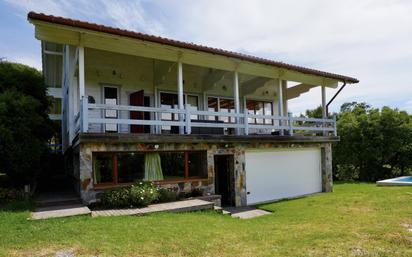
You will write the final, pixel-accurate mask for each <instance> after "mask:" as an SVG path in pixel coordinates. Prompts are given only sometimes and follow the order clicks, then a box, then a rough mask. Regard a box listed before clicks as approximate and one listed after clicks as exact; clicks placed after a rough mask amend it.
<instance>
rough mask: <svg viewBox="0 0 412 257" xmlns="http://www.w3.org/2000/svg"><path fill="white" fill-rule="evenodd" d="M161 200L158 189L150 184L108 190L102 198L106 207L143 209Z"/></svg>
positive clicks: (101, 200)
mask: <svg viewBox="0 0 412 257" xmlns="http://www.w3.org/2000/svg"><path fill="white" fill-rule="evenodd" d="M158 198H159V192H158V189H157V188H156V187H155V186H154V185H153V183H149V182H137V183H135V184H133V185H132V186H128V187H121V188H115V189H110V190H106V191H104V192H103V193H102V195H101V197H100V202H101V203H102V205H103V206H105V207H111V208H113V207H114V208H116V207H142V206H147V205H149V204H151V203H153V202H155V201H157V199H158Z"/></svg>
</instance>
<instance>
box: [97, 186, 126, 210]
mask: <svg viewBox="0 0 412 257" xmlns="http://www.w3.org/2000/svg"><path fill="white" fill-rule="evenodd" d="M100 201H101V204H102V205H103V206H105V207H111V208H115V207H129V206H130V187H119V188H114V189H110V190H106V191H104V192H103V193H102V195H101V196H100Z"/></svg>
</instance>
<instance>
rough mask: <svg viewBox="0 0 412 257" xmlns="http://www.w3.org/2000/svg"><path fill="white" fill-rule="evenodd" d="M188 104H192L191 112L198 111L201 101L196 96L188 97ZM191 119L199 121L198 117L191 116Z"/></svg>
mask: <svg viewBox="0 0 412 257" xmlns="http://www.w3.org/2000/svg"><path fill="white" fill-rule="evenodd" d="M186 98H187V103H188V104H190V110H194V111H197V110H198V107H199V101H198V97H197V96H195V95H188V96H187V97H186ZM190 119H192V120H197V119H198V118H197V115H190Z"/></svg>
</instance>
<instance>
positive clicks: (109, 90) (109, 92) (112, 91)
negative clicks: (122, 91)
mask: <svg viewBox="0 0 412 257" xmlns="http://www.w3.org/2000/svg"><path fill="white" fill-rule="evenodd" d="M104 98H106V99H117V88H115V87H105V88H104Z"/></svg>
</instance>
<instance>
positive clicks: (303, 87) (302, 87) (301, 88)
mask: <svg viewBox="0 0 412 257" xmlns="http://www.w3.org/2000/svg"><path fill="white" fill-rule="evenodd" d="M317 86H318V85H310V84H299V85H296V86H293V87H290V88H288V89H287V93H286V95H287V99H289V100H290V99H293V98H296V97H299V96H300V95H301V94H303V93H306V92H308V91H309V90H310V89H312V88H314V87H317Z"/></svg>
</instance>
